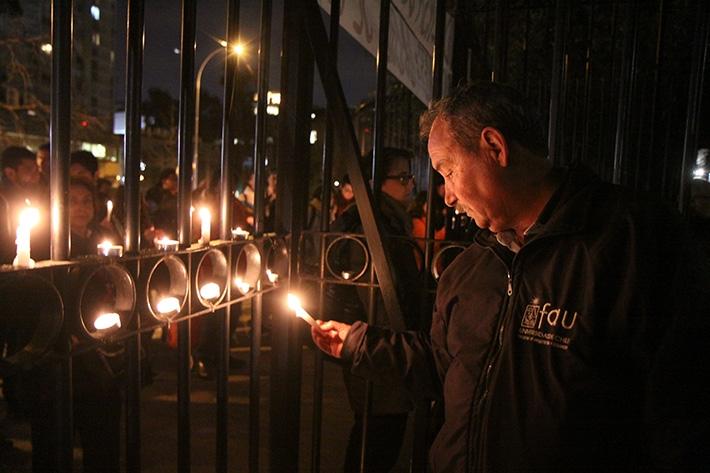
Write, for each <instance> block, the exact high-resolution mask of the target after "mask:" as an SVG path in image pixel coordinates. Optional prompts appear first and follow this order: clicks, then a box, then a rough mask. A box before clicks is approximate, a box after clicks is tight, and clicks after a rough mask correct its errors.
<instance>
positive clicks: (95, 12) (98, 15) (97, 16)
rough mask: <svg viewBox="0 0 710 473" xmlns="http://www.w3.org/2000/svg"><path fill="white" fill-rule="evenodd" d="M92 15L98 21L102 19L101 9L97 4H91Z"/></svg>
mask: <svg viewBox="0 0 710 473" xmlns="http://www.w3.org/2000/svg"><path fill="white" fill-rule="evenodd" d="M91 17H92V18H93V19H94V20H96V21H99V20H100V19H101V10H99V7H97V6H96V5H91Z"/></svg>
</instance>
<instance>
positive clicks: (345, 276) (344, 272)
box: [341, 271, 350, 280]
mask: <svg viewBox="0 0 710 473" xmlns="http://www.w3.org/2000/svg"><path fill="white" fill-rule="evenodd" d="M341 275H342V276H343V279H345V280H347V279H350V273H349V272H347V271H343V272H342V273H341Z"/></svg>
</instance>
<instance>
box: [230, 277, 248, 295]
mask: <svg viewBox="0 0 710 473" xmlns="http://www.w3.org/2000/svg"><path fill="white" fill-rule="evenodd" d="M234 285H235V286H237V289H239V292H241V293H242V294H244V295H246V293H248V292H249V291H251V285H250V284H249V283H248V282H246V281H244V280H243V279H242V278H240V277H239V276H236V277H235V278H234Z"/></svg>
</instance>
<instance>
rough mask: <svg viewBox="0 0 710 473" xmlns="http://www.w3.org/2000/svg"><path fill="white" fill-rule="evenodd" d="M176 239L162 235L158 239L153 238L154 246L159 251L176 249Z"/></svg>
mask: <svg viewBox="0 0 710 473" xmlns="http://www.w3.org/2000/svg"><path fill="white" fill-rule="evenodd" d="M178 243H179V242H178V241H177V240H171V239H170V238H168V237H163V238H161V239H159V240H155V247H156V248H157V249H159V250H160V251H177V249H178Z"/></svg>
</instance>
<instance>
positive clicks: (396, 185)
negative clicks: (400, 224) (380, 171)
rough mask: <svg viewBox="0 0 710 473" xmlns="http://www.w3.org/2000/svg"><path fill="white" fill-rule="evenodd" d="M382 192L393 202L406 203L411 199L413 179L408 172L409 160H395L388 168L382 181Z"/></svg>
mask: <svg viewBox="0 0 710 473" xmlns="http://www.w3.org/2000/svg"><path fill="white" fill-rule="evenodd" d="M381 189H382V192H384V193H385V194H387V195H388V196H390V197H392V198H393V199H394V200H396V201H398V202H402V203H407V202H409V201H410V200H411V198H412V191H413V190H414V177H413V176H412V173H411V171H410V170H409V160H408V159H406V158H396V159H395V160H394V161H393V162H392V165H391V166H390V169H389V171H387V175H386V176H384V178H383V179H382V187H381Z"/></svg>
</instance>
